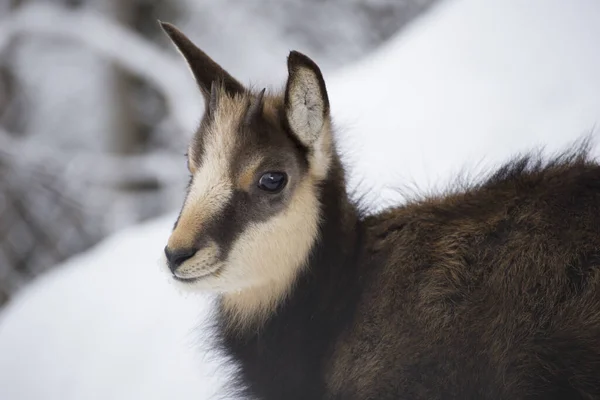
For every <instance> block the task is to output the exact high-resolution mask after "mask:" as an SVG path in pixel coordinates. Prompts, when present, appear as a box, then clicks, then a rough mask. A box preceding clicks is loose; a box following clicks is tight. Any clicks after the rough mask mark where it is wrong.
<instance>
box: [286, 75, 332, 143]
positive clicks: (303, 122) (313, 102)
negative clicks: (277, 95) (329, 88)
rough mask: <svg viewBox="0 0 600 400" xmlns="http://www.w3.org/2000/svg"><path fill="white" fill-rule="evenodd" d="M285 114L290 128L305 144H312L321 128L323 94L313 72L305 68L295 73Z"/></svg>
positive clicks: (322, 122)
mask: <svg viewBox="0 0 600 400" xmlns="http://www.w3.org/2000/svg"><path fill="white" fill-rule="evenodd" d="M288 96H289V97H288V100H289V104H288V108H287V110H286V116H287V119H288V123H289V124H290V128H291V129H292V131H293V132H294V133H295V134H296V135H297V136H298V138H299V139H300V140H301V141H302V142H303V143H304V144H305V145H307V146H308V145H310V144H312V143H313V142H314V141H315V140H316V139H317V138H318V137H319V134H320V133H321V130H322V129H323V124H324V119H323V114H324V109H325V104H324V103H323V96H322V94H321V88H320V87H319V81H318V79H317V77H316V76H315V74H314V73H313V72H311V71H310V70H308V69H306V68H300V70H299V71H297V72H296V73H295V76H294V81H293V82H292V83H291V87H290V89H289V93H288Z"/></svg>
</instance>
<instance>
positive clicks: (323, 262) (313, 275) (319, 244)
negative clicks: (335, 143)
mask: <svg viewBox="0 0 600 400" xmlns="http://www.w3.org/2000/svg"><path fill="white" fill-rule="evenodd" d="M317 185H318V186H319V203H320V204H316V206H320V209H321V216H320V219H319V226H318V235H316V237H317V239H316V240H315V242H314V243H313V244H312V246H311V247H310V251H309V254H308V256H306V257H304V258H303V260H302V264H303V265H300V266H298V267H297V268H294V269H293V271H294V272H293V273H292V274H290V276H287V277H285V279H279V280H274V281H271V282H268V283H266V284H264V285H260V286H255V287H251V288H248V289H244V290H241V291H239V292H237V293H228V294H226V295H223V296H222V297H221V299H220V307H219V310H220V314H221V318H220V319H221V323H223V324H225V325H226V326H224V328H226V329H227V330H229V331H231V330H237V331H256V330H257V329H259V328H260V327H261V326H263V325H264V324H265V322H266V321H267V320H269V319H270V318H271V317H272V316H273V315H275V314H276V313H277V312H278V311H279V310H280V309H281V308H283V307H285V305H286V304H289V303H294V302H297V301H299V300H300V299H301V298H302V297H303V296H306V295H307V287H306V285H307V284H308V285H310V281H311V280H314V281H319V282H317V283H319V284H322V283H323V281H325V283H326V282H327V281H328V280H330V279H333V280H334V281H335V280H336V277H335V275H336V272H337V271H339V270H340V268H342V266H344V265H345V264H347V263H349V262H353V261H352V260H353V258H354V257H353V252H354V251H355V248H356V246H355V244H356V242H357V240H358V231H359V229H358V224H359V216H358V211H357V209H356V207H355V206H354V204H352V202H351V201H350V200H349V198H348V195H347V192H346V187H345V180H344V171H343V168H342V166H341V163H340V161H339V158H338V157H335V158H334V160H333V162H332V165H331V168H330V171H329V173H328V176H327V178H326V179H325V180H323V181H322V182H320V183H318V184H317ZM299 222H300V221H299ZM309 292H310V290H309ZM248 315H252V318H250V319H249V318H247V316H248ZM242 316H243V317H242Z"/></svg>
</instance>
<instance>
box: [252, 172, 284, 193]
mask: <svg viewBox="0 0 600 400" xmlns="http://www.w3.org/2000/svg"><path fill="white" fill-rule="evenodd" d="M286 183H287V175H286V174H285V173H283V172H267V173H265V174H263V176H261V177H260V179H259V180H258V187H259V188H260V189H262V190H264V191H266V192H270V193H277V192H279V191H281V189H283V187H284V186H285V184H286Z"/></svg>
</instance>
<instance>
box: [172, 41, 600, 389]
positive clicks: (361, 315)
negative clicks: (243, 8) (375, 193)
mask: <svg viewBox="0 0 600 400" xmlns="http://www.w3.org/2000/svg"><path fill="white" fill-rule="evenodd" d="M170 34H171V35H172V36H173V35H175V36H177V35H179V34H178V33H177V32H176V31H173V30H171V32H170ZM175 40H184V39H181V38H179V39H177V37H176V38H175ZM185 40H187V39H185ZM185 43H187V42H185ZM189 48H190V51H191V52H194V51H195V50H194V49H193V48H192V47H189ZM198 54H201V57H204V56H205V55H202V54H203V53H198ZM294 57H296V58H299V59H302V60H304V59H303V58H302V57H304V56H301V55H298V54H296V55H294ZM188 61H189V60H188ZM311 63H312V62H309V61H306V60H304V61H303V65H305V66H308V67H307V68H309V70H312V71H313V73H314V74H315V76H318V77H319V79H322V78H321V76H320V72H319V71H318V67H316V64H314V63H312V64H311ZM203 65H208V66H209V67H210V68H209V69H211V70H216V68H217V67H216V66H215V65H216V64H214V63H212V62H208V61H206V60H204V61H202V62H200V64H199V66H197V68H198V71H196V72H195V74H196V76H197V78H198V79H200V80H204V83H203V85H204V86H205V90H204V92H205V96H208V94H207V93H206V92H207V90H206V86H207V85H208V84H209V83H210V80H208V79H206V77H205V76H203V72H202V66H203ZM290 70H291V71H293V70H294V68H291V69H290ZM209 73H210V71H209ZM221 75H223V74H221ZM226 77H227V79H230V78H229V77H228V75H227V76H226ZM231 79H233V78H231ZM232 85H233V86H235V87H236V86H237V84H232ZM288 86H289V85H288ZM318 87H319V90H320V91H321V92H322V95H323V96H326V88H325V84H324V82H322V81H321V80H319V81H318ZM325 99H326V97H325ZM274 104H275V107H276V108H277V110H270V111H269V115H277V116H282V115H285V109H284V108H285V107H288V104H287V102H281V103H274ZM325 104H326V106H327V107H326V111H325V112H328V103H325ZM264 112H265V111H263V115H262V116H260V115H258V114H257V116H256V118H258V119H259V120H260V119H261V118H263V119H265V118H267V116H265V115H264ZM267 119H268V118H267ZM279 119H281V118H278V119H277V121H275V120H273V119H272V118H271V119H269V121H270V122H271V123H274V124H280V126H278V129H276V130H274V131H273V132H279V133H277V134H281V135H288V136H286V138H287V139H286V140H288V141H289V140H290V138H294V137H295V134H296V133H294V132H290V127H289V125H288V124H286V122H285V120H283V121H279ZM255 123H256V121H255ZM260 130H261V131H262V130H263V129H260ZM280 131H281V132H280ZM265 132H266V130H265ZM265 137H266V136H265ZM587 148H588V146H587V142H586V143H585V145H583V146H581V147H576V148H575V149H574V150H573V151H571V152H567V153H565V154H563V155H559V156H556V157H553V158H550V159H549V160H548V161H547V162H544V161H542V160H541V159H539V158H537V157H535V156H526V157H521V158H517V159H515V160H513V161H511V162H509V163H507V164H506V165H505V166H504V167H502V168H500V169H498V171H497V172H496V173H494V174H492V175H491V176H490V177H489V178H487V179H485V180H483V182H482V183H479V184H474V185H471V186H467V187H462V188H460V189H457V190H454V191H452V192H449V193H446V194H443V195H439V196H431V197H428V198H424V199H421V200H418V201H413V202H411V203H409V204H406V205H402V206H398V207H395V208H391V209H388V210H386V211H384V212H381V213H378V214H376V215H370V216H363V215H362V213H361V212H359V209H358V207H357V206H356V205H355V204H354V203H353V202H352V201H351V200H350V199H349V196H348V194H347V192H346V185H345V180H344V169H343V167H342V165H341V163H340V161H339V157H338V155H337V154H336V153H335V152H334V153H333V154H332V155H331V157H332V159H331V165H330V167H329V168H328V170H327V176H326V177H325V179H324V180H323V181H321V182H320V183H319V185H318V188H317V190H316V194H315V195H316V196H317V197H318V201H319V204H320V207H321V211H322V214H321V220H320V225H319V235H318V240H316V241H315V244H314V246H313V247H312V249H311V250H310V254H308V255H307V264H308V267H307V268H304V269H299V271H298V275H297V276H296V278H295V282H294V285H293V288H292V289H291V290H290V292H289V293H286V294H287V296H286V297H285V299H282V300H281V302H280V303H279V304H278V306H277V308H276V309H274V310H273V312H271V314H270V315H268V316H267V318H265V319H258V320H256V321H255V322H254V323H250V324H248V325H244V326H243V327H242V328H239V327H238V328H236V327H235V324H233V325H232V323H231V320H232V318H233V316H232V313H231V312H230V311H229V310H228V309H227V308H226V307H225V306H224V303H223V302H221V303H220V304H218V307H217V314H216V317H215V331H216V333H217V337H218V339H219V344H220V348H221V349H222V350H223V352H224V353H225V354H226V355H227V356H228V357H229V359H230V360H231V361H232V362H233V363H235V364H236V365H237V366H238V367H239V371H238V374H237V375H236V377H235V379H234V380H233V381H234V383H235V384H236V385H235V387H236V390H237V391H238V393H239V394H241V395H244V396H247V397H249V398H259V399H273V400H275V399H278V400H279V399H286V400H291V399H382V400H386V399H390V400H391V399H511V400H512V399H596V398H600V165H599V164H598V163H597V162H596V161H594V160H592V159H591V158H590V157H588V152H587ZM297 151H298V154H299V155H298V157H302V160H301V161H302V164H303V165H308V167H307V168H308V169H310V162H309V155H310V152H311V151H312V150H311V148H310V144H308V145H306V146H305V145H304V144H299V145H298V148H297ZM198 154H200V151H198ZM234 201H235V199H234ZM232 221H233V219H232ZM223 226H227V225H226V224H220V225H219V227H218V228H219V229H222V228H223Z"/></svg>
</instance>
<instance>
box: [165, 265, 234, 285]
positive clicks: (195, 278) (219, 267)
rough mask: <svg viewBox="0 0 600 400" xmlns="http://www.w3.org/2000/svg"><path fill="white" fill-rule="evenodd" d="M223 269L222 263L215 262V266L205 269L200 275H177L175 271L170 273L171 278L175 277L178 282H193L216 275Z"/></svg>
mask: <svg viewBox="0 0 600 400" xmlns="http://www.w3.org/2000/svg"><path fill="white" fill-rule="evenodd" d="M222 269H223V264H217V265H216V266H215V268H213V269H211V270H209V271H206V272H204V273H202V274H200V275H196V276H181V275H179V276H178V275H177V271H175V272H173V273H172V276H173V279H175V280H176V281H178V282H184V283H194V282H198V281H201V280H203V279H205V278H208V277H210V276H215V275H218V274H219V273H220V272H221V270H222Z"/></svg>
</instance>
